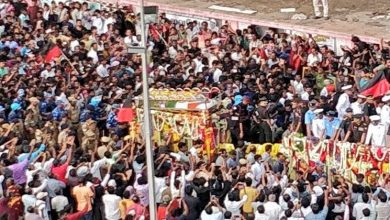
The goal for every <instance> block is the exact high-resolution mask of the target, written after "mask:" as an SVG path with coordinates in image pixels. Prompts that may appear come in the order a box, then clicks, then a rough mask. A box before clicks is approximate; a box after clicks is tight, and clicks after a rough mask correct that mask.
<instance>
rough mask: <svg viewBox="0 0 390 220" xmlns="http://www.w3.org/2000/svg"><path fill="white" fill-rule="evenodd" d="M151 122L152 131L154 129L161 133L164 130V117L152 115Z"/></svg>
mask: <svg viewBox="0 0 390 220" xmlns="http://www.w3.org/2000/svg"><path fill="white" fill-rule="evenodd" d="M152 122H153V127H154V129H156V130H157V131H158V132H161V131H162V130H163V129H164V124H165V123H166V122H165V119H164V117H162V116H160V115H159V114H154V115H153V120H152Z"/></svg>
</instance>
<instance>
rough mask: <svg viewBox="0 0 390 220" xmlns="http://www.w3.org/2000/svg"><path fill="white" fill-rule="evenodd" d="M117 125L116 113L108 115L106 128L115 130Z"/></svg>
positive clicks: (111, 112)
mask: <svg viewBox="0 0 390 220" xmlns="http://www.w3.org/2000/svg"><path fill="white" fill-rule="evenodd" d="M117 125H118V121H117V120H116V114H115V112H113V111H110V113H108V117H107V124H106V126H107V128H115V127H116V126H117Z"/></svg>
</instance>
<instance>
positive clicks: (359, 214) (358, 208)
mask: <svg viewBox="0 0 390 220" xmlns="http://www.w3.org/2000/svg"><path fill="white" fill-rule="evenodd" d="M362 199H363V201H362V202H358V203H355V205H354V206H353V210H352V216H353V217H355V219H362V218H364V214H363V210H364V209H366V208H368V209H370V217H372V219H375V216H374V209H373V207H372V205H371V204H370V203H369V202H370V197H369V196H368V194H366V193H364V194H363V195H362Z"/></svg>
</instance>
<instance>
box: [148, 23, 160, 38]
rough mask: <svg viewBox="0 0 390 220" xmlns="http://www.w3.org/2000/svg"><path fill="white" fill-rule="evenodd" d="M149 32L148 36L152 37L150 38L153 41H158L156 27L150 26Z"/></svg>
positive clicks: (158, 36)
mask: <svg viewBox="0 0 390 220" xmlns="http://www.w3.org/2000/svg"><path fill="white" fill-rule="evenodd" d="M149 30H150V34H151V35H152V37H153V39H154V40H155V41H158V40H160V34H159V33H158V30H157V28H156V26H154V25H150V26H149Z"/></svg>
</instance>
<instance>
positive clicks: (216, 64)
mask: <svg viewBox="0 0 390 220" xmlns="http://www.w3.org/2000/svg"><path fill="white" fill-rule="evenodd" d="M221 67H222V64H221V62H219V61H218V60H215V61H213V70H214V72H213V81H214V82H216V83H218V82H219V78H220V77H221V76H222V70H221Z"/></svg>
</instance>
